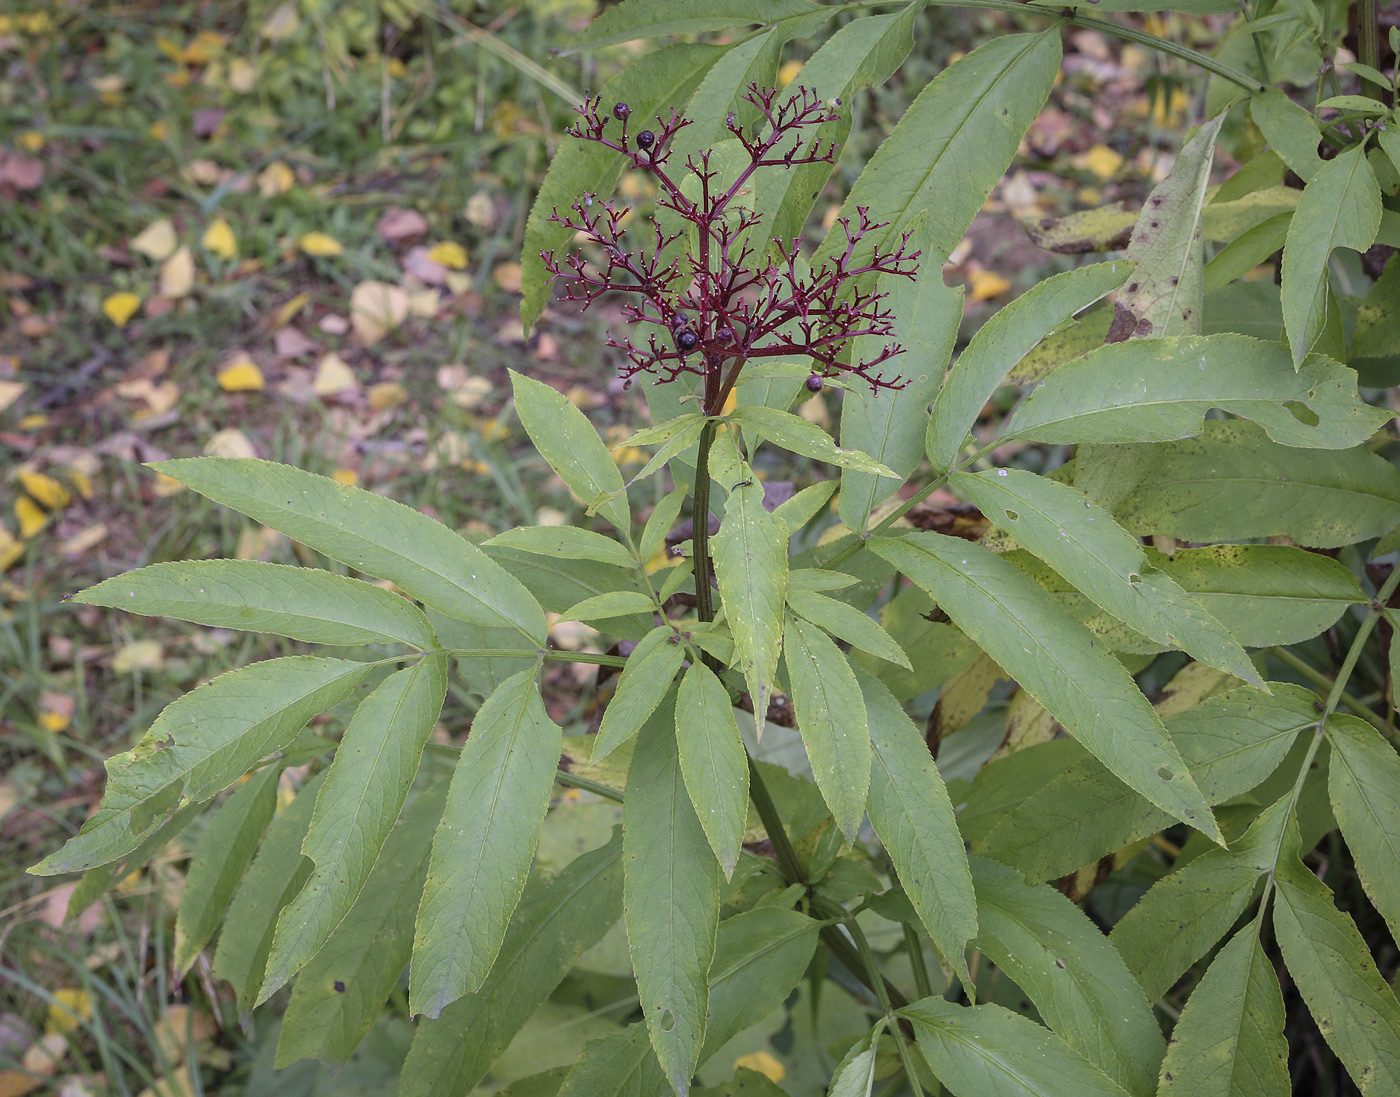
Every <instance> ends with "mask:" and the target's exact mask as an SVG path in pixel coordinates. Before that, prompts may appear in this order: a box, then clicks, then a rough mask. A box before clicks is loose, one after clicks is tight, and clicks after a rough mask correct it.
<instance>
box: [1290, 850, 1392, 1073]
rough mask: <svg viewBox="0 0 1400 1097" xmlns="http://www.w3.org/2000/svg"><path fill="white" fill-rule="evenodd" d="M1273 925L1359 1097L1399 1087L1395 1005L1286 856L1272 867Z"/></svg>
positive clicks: (1322, 898) (1328, 903) (1354, 936)
mask: <svg viewBox="0 0 1400 1097" xmlns="http://www.w3.org/2000/svg"><path fill="white" fill-rule="evenodd" d="M1275 880H1276V882H1277V884H1278V894H1277V898H1276V899H1275V900H1274V932H1275V933H1276V934H1277V936H1278V943H1279V948H1280V949H1281V950H1282V952H1283V960H1284V963H1286V964H1287V965H1288V974H1289V975H1291V976H1292V977H1293V981H1294V982H1295V983H1297V985H1298V990H1299V991H1301V992H1302V995H1303V1001H1304V1002H1306V1003H1307V1006H1308V1011H1309V1012H1310V1013H1311V1014H1312V1015H1313V1019H1314V1020H1316V1021H1317V1025H1318V1028H1320V1029H1321V1030H1322V1034H1323V1036H1325V1037H1326V1038H1327V1043H1328V1044H1330V1045H1331V1047H1332V1050H1333V1051H1335V1052H1336V1053H1337V1058H1338V1059H1340V1060H1341V1061H1342V1063H1343V1064H1344V1065H1345V1066H1346V1068H1347V1073H1348V1074H1350V1075H1351V1079H1352V1081H1353V1082H1355V1083H1356V1085H1357V1086H1358V1087H1359V1088H1360V1090H1361V1092H1362V1093H1363V1094H1365V1095H1366V1097H1382V1095H1383V1094H1391V1093H1400V1005H1397V1004H1396V1001H1395V992H1394V991H1392V990H1391V988H1390V987H1389V986H1388V985H1387V984H1386V982H1385V980H1384V979H1382V978H1381V975H1380V972H1378V971H1377V970H1376V964H1375V961H1374V960H1372V959H1371V953H1370V950H1369V948H1368V946H1367V944H1366V942H1365V941H1364V940H1363V939H1362V937H1361V933H1360V932H1359V931H1358V930H1357V928H1356V923H1355V922H1354V921H1352V919H1351V918H1350V917H1349V916H1348V915H1346V914H1343V913H1342V912H1341V911H1339V910H1338V909H1337V908H1336V907H1335V906H1334V905H1333V903H1332V892H1331V891H1330V890H1329V889H1328V887H1327V885H1326V884H1324V883H1323V882H1322V881H1321V880H1319V879H1318V878H1317V877H1316V876H1314V875H1313V874H1312V873H1311V872H1309V871H1308V870H1307V869H1306V868H1304V867H1303V865H1302V863H1301V862H1300V861H1298V860H1297V859H1296V858H1293V857H1286V858H1283V860H1282V863H1280V865H1279V866H1278V870H1277V872H1276V874H1275Z"/></svg>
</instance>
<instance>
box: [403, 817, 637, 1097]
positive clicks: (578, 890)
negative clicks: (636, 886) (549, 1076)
mask: <svg viewBox="0 0 1400 1097" xmlns="http://www.w3.org/2000/svg"><path fill="white" fill-rule="evenodd" d="M621 916H622V842H621V840H620V839H619V838H618V837H617V836H614V838H613V840H612V841H611V842H609V843H608V844H607V845H606V846H604V847H602V848H601V849H596V850H593V851H592V852H589V853H585V854H583V856H581V857H579V858H578V859H576V860H575V861H573V862H571V863H570V864H569V866H568V867H567V868H565V869H564V871H563V872H561V873H559V875H558V876H556V877H554V878H552V879H547V878H544V877H535V878H533V879H531V881H530V882H529V884H528V885H527V886H526V888H525V894H524V895H523V896H522V898H521V901H520V905H519V906H518V907H516V910H515V914H514V915H513V916H512V918H511V920H510V928H509V929H508V930H507V931H506V938H505V941H504V942H502V944H501V951H500V952H499V953H498V954H497V956H496V962H495V963H494V964H493V965H492V966H491V974H489V975H488V976H487V977H486V981H485V982H484V983H482V985H481V989H480V990H478V991H477V992H476V993H475V994H468V995H467V996H466V997H465V998H459V999H458V1000H457V1001H455V1002H453V1003H452V1004H451V1005H449V1006H448V1007H447V1008H446V1009H444V1010H443V1011H442V1014H441V1015H440V1016H439V1017H438V1018H437V1019H436V1020H422V1021H419V1022H418V1028H417V1031H416V1032H415V1033H414V1035H413V1044H412V1046H411V1047H410V1048H409V1050H408V1058H407V1059H406V1060H405V1062H404V1069H403V1073H402V1074H401V1076H400V1077H401V1081H400V1082H399V1093H400V1094H401V1095H402V1097H460V1095H461V1094H463V1093H470V1092H471V1091H472V1090H473V1089H474V1088H475V1087H476V1084H477V1083H478V1082H480V1081H481V1079H482V1078H484V1077H485V1076H486V1072H487V1070H489V1069H490V1067H491V1064H492V1063H493V1062H495V1060H496V1057H497V1056H499V1055H500V1054H501V1052H503V1051H504V1050H505V1049H506V1045H508V1044H509V1043H510V1042H511V1040H513V1039H514V1038H515V1035H516V1033H518V1032H519V1031H520V1028H521V1026H522V1025H524V1024H525V1022H526V1021H527V1020H529V1018H530V1015H531V1014H532V1013H534V1012H535V1010H536V1009H538V1008H539V1006H540V1004H541V1003H542V1002H544V1000H545V999H546V998H548V997H549V995H550V994H551V993H552V992H553V990H554V988H555V987H557V986H558V985H559V983H560V981H561V980H562V979H563V978H564V976H565V975H566V974H568V972H569V969H570V968H572V967H573V966H574V963H575V961H577V960H578V958H579V957H580V956H582V955H583V954H584V953H585V952H587V951H588V950H589V949H590V948H592V947H593V946H594V945H596V944H597V943H598V942H599V941H601V940H602V939H603V937H604V935H605V934H606V933H607V932H608V930H610V929H611V928H612V927H613V925H614V924H615V923H616V922H617V920H618V918H620V917H621Z"/></svg>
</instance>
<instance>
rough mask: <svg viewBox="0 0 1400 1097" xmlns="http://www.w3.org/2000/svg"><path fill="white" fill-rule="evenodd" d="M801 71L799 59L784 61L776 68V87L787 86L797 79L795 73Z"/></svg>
mask: <svg viewBox="0 0 1400 1097" xmlns="http://www.w3.org/2000/svg"><path fill="white" fill-rule="evenodd" d="M801 71H802V62H801V61H784V62H783V67H782V68H780V69H779V70H778V87H780V88H785V87H787V86H788V85H789V84H791V83H792V82H793V81H794V80H796V79H797V74H798V73H799V72H801Z"/></svg>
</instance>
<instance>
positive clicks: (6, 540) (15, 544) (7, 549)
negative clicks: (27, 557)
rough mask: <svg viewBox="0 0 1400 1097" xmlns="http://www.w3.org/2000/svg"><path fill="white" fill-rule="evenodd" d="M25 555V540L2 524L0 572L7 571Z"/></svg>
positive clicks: (0, 527)
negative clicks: (18, 537)
mask: <svg viewBox="0 0 1400 1097" xmlns="http://www.w3.org/2000/svg"><path fill="white" fill-rule="evenodd" d="M23 555H24V542H23V541H21V540H18V539H17V538H16V537H15V535H14V534H13V533H11V532H10V531H9V530H8V529H6V528H5V527H4V526H0V572H3V571H6V570H7V569H8V568H9V567H10V566H11V565H12V564H13V563H14V562H15V561H16V560H18V559H19V558H20V557H21V556H23Z"/></svg>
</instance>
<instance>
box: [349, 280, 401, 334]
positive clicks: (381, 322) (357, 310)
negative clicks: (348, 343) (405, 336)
mask: <svg viewBox="0 0 1400 1097" xmlns="http://www.w3.org/2000/svg"><path fill="white" fill-rule="evenodd" d="M407 316H408V293H407V292H406V291H405V290H404V289H403V287H402V286H391V285H389V284H388V283H387V282H361V283H360V284H359V285H358V286H356V287H355V288H354V290H353V291H352V292H351V294H350V323H351V324H352V325H353V326H354V329H355V334H356V335H358V336H359V337H360V338H361V339H362V340H363V341H364V342H365V343H367V344H373V343H377V342H379V340H380V339H382V338H384V335H385V334H386V333H387V332H389V331H392V330H393V329H394V328H396V327H398V326H399V325H400V324H402V323H403V322H404V319H405V318H406V317H407Z"/></svg>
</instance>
